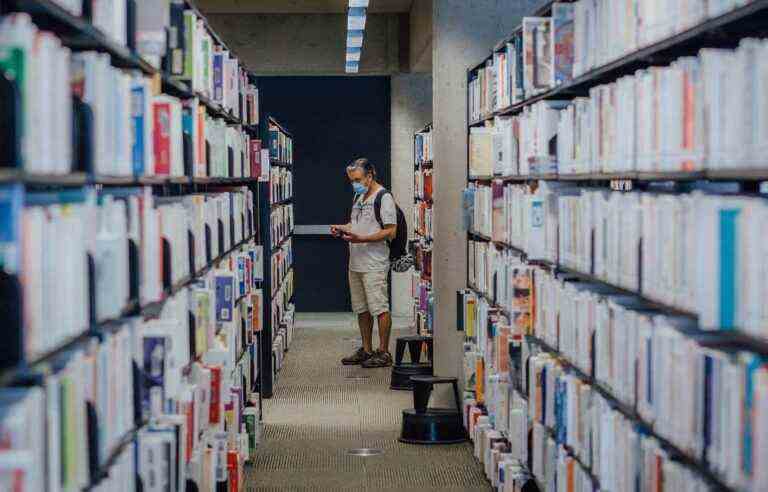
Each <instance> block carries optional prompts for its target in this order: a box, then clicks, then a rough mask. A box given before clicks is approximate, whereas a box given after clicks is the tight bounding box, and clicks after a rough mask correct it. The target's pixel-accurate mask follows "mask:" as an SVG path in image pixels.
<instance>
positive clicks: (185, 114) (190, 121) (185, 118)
mask: <svg viewBox="0 0 768 492" xmlns="http://www.w3.org/2000/svg"><path fill="white" fill-rule="evenodd" d="M194 124H195V119H194V115H193V114H192V108H184V109H183V110H182V112H181V131H182V132H184V133H186V134H187V135H189V136H192V135H193V133H194V127H193V126H192V125H194Z"/></svg>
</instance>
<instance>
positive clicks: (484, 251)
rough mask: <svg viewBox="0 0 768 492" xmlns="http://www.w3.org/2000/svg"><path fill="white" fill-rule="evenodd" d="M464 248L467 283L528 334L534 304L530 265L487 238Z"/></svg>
mask: <svg viewBox="0 0 768 492" xmlns="http://www.w3.org/2000/svg"><path fill="white" fill-rule="evenodd" d="M467 247H468V251H467V254H468V259H469V266H468V270H469V272H468V275H469V284H470V286H472V288H473V289H475V290H476V291H477V292H479V293H480V294H482V295H483V296H484V297H485V300H486V301H489V302H490V303H492V304H494V305H495V306H498V307H500V308H501V309H503V310H504V311H505V312H506V313H507V314H508V315H509V316H510V317H511V318H512V322H513V324H514V326H516V327H518V328H520V329H522V330H523V331H524V332H526V333H527V332H528V331H529V330H530V326H531V314H530V307H531V305H532V304H533V300H532V297H531V282H532V280H531V269H530V267H529V266H528V265H527V264H526V263H525V262H524V260H523V259H522V257H521V256H520V255H519V254H518V253H515V252H513V251H511V250H508V249H501V250H500V249H497V248H496V247H495V246H494V245H493V244H492V243H489V242H487V241H469V242H468V243H467ZM480 328H481V327H479V326H478V327H477V329H478V330H479V329H480Z"/></svg>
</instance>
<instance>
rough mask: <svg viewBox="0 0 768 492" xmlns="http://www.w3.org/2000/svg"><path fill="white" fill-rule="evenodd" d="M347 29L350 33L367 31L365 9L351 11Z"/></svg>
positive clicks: (352, 9)
mask: <svg viewBox="0 0 768 492" xmlns="http://www.w3.org/2000/svg"><path fill="white" fill-rule="evenodd" d="M347 29H349V30H350V31H352V30H362V29H365V8H363V7H354V8H350V9H349V14H348V15H347Z"/></svg>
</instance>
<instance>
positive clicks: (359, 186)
mask: <svg viewBox="0 0 768 492" xmlns="http://www.w3.org/2000/svg"><path fill="white" fill-rule="evenodd" d="M352 189H353V190H355V193H357V194H358V195H362V194H363V193H366V192H368V187H367V186H365V185H364V184H363V183H358V182H357V181H355V182H354V183H352Z"/></svg>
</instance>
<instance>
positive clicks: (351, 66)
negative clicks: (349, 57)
mask: <svg viewBox="0 0 768 492" xmlns="http://www.w3.org/2000/svg"><path fill="white" fill-rule="evenodd" d="M359 68H360V65H359V64H358V63H357V62H350V61H348V62H347V65H346V70H345V71H346V72H347V73H357V71H358V69H359Z"/></svg>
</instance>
